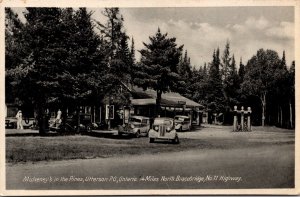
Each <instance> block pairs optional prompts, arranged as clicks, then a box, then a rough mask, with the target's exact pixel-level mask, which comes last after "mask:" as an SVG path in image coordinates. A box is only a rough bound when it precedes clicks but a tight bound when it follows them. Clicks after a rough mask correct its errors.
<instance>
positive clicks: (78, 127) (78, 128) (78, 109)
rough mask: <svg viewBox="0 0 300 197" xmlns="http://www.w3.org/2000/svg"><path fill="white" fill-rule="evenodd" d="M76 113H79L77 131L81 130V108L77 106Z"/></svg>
mask: <svg viewBox="0 0 300 197" xmlns="http://www.w3.org/2000/svg"><path fill="white" fill-rule="evenodd" d="M76 114H77V133H79V132H80V108H79V106H77V108H76Z"/></svg>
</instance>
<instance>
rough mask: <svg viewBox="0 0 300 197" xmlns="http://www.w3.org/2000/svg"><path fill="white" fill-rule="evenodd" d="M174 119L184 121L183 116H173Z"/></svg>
mask: <svg viewBox="0 0 300 197" xmlns="http://www.w3.org/2000/svg"><path fill="white" fill-rule="evenodd" d="M174 119H175V120H179V121H184V118H182V117H175V118H174Z"/></svg>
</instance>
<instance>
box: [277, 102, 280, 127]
mask: <svg viewBox="0 0 300 197" xmlns="http://www.w3.org/2000/svg"><path fill="white" fill-rule="evenodd" d="M279 108H280V107H279V105H278V106H277V124H276V125H279V123H280V112H279Z"/></svg>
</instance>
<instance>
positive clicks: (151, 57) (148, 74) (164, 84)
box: [134, 29, 184, 115]
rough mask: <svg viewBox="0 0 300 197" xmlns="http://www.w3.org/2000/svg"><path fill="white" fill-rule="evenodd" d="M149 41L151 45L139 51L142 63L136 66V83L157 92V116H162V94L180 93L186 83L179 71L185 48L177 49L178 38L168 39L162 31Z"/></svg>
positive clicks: (146, 45)
mask: <svg viewBox="0 0 300 197" xmlns="http://www.w3.org/2000/svg"><path fill="white" fill-rule="evenodd" d="M149 39H150V43H149V44H146V43H144V46H145V48H144V49H142V50H140V51H139V52H140V53H141V62H140V63H139V64H138V65H137V66H136V67H137V68H136V69H137V70H138V71H137V72H135V75H134V83H135V84H136V85H138V86H139V87H142V88H143V89H147V88H150V89H154V90H155V91H156V93H157V94H156V95H157V97H156V115H160V104H161V95H162V93H164V92H169V91H178V87H179V86H182V85H183V84H182V83H184V82H183V81H181V79H180V76H179V74H178V70H177V67H178V64H179V59H180V56H181V51H182V48H183V46H179V47H177V44H176V38H168V37H167V33H166V34H162V33H161V32H160V29H158V31H157V33H156V34H155V35H154V36H152V37H149Z"/></svg>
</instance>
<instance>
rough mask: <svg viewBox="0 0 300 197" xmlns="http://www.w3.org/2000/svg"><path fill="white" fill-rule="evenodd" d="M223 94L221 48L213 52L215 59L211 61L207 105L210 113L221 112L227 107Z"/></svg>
mask: <svg viewBox="0 0 300 197" xmlns="http://www.w3.org/2000/svg"><path fill="white" fill-rule="evenodd" d="M224 100H225V99H224V95H223V85H222V79H221V73H220V50H219V48H218V49H217V50H215V51H214V53H213V60H212V62H211V63H210V69H209V78H208V87H207V107H208V109H209V112H210V113H219V112H222V111H223V110H224V109H225V103H224Z"/></svg>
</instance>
